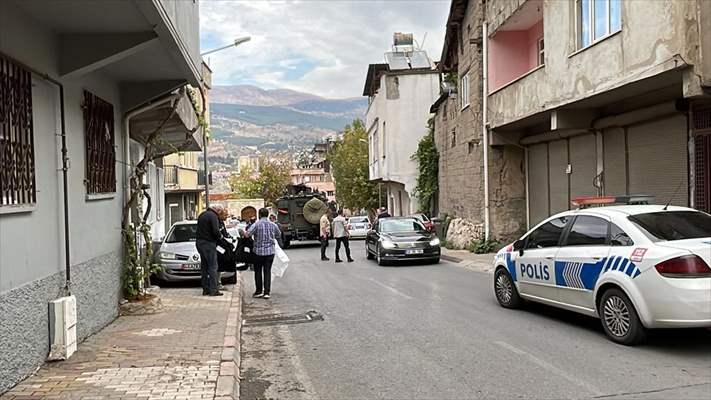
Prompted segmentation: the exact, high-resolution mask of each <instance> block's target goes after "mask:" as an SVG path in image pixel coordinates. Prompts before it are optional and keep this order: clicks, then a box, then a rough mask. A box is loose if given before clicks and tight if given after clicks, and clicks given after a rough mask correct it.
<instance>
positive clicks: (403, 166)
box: [366, 71, 439, 214]
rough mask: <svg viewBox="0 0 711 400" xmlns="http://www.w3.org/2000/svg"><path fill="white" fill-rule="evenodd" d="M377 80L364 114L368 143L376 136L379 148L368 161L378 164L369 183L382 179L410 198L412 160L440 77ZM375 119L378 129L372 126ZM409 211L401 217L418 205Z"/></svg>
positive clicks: (414, 167)
mask: <svg viewBox="0 0 711 400" xmlns="http://www.w3.org/2000/svg"><path fill="white" fill-rule="evenodd" d="M380 79H381V82H380V91H379V92H378V93H377V94H376V95H375V99H374V100H373V102H372V103H371V105H370V107H369V109H368V112H367V114H366V127H367V128H368V129H370V136H369V137H370V140H371V143H375V140H374V139H373V134H375V132H377V135H378V139H377V142H378V147H379V151H377V154H371V156H370V159H371V163H372V162H375V160H377V162H378V164H379V166H378V170H379V171H380V174H379V176H375V177H373V176H371V179H373V178H377V177H381V178H382V179H383V180H386V181H393V182H397V183H401V184H403V185H404V189H405V191H406V192H407V194H408V196H411V193H412V190H413V189H414V187H415V184H416V179H417V175H418V173H419V172H418V168H417V163H416V162H415V161H413V160H412V159H411V156H412V154H414V153H415V151H416V150H417V145H418V143H419V141H420V139H421V138H422V137H423V136H424V135H425V134H426V133H427V120H428V118H429V108H430V106H431V105H432V103H434V101H435V100H436V99H437V95H438V93H439V77H438V74H437V73H436V72H434V71H433V72H431V73H411V74H400V73H398V74H393V75H387V74H386V75H383V76H382V77H381V78H380ZM388 92H389V94H388ZM376 118H377V125H378V126H377V127H375V126H373V123H374V121H375V120H376ZM371 153H372V151H371ZM383 155H384V156H385V157H383ZM371 171H372V169H371ZM408 208H409V210H407V211H405V212H404V214H409V213H414V212H416V211H418V210H417V208H418V204H417V201H416V200H413V201H410V202H409V207H408Z"/></svg>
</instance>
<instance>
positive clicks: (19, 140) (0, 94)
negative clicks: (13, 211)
mask: <svg viewBox="0 0 711 400" xmlns="http://www.w3.org/2000/svg"><path fill="white" fill-rule="evenodd" d="M36 202H37V193H36V186H35V151H34V133H33V126H32V76H31V74H30V72H29V71H27V70H25V69H23V68H22V67H20V66H19V65H16V64H14V63H12V62H10V61H9V60H6V59H4V58H2V57H0V207H2V206H12V205H32V204H35V203H36Z"/></svg>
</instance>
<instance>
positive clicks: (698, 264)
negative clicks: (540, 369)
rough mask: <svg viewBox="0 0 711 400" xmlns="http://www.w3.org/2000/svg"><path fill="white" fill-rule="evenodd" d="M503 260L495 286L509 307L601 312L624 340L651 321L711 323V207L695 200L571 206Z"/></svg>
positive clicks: (655, 324) (635, 339)
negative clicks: (689, 203)
mask: <svg viewBox="0 0 711 400" xmlns="http://www.w3.org/2000/svg"><path fill="white" fill-rule="evenodd" d="M626 199H627V200H628V201H629V198H626ZM620 201H621V200H620V198H615V197H603V198H600V197H597V198H584V199H579V200H578V201H577V203H575V202H574V204H577V205H581V206H585V205H589V204H606V203H616V202H620ZM494 261H495V275H494V292H495V294H496V299H497V300H498V301H499V303H500V304H501V305H502V306H503V307H506V308H515V307H518V306H520V305H521V303H522V300H531V301H536V302H541V303H545V304H549V305H552V306H555V307H560V308H564V309H567V310H571V311H576V312H579V313H582V314H586V315H590V316H595V317H599V318H600V319H601V321H602V326H603V328H604V330H605V332H606V333H607V335H608V336H609V337H610V338H611V339H612V340H613V341H615V342H617V343H621V344H627V345H631V344H636V343H639V342H641V341H643V340H644V338H645V335H646V329H648V328H683V327H711V268H709V265H711V215H709V214H706V213H703V212H700V211H697V210H694V209H690V208H684V207H673V206H669V207H665V206H662V205H659V206H657V205H623V206H609V207H595V208H581V209H577V210H572V211H566V212H562V213H560V214H556V215H554V216H552V217H550V218H548V219H547V220H545V221H543V222H541V223H540V224H538V225H537V226H536V227H534V228H533V229H531V230H530V231H529V232H528V233H526V234H525V235H523V237H522V238H521V239H519V240H517V241H516V242H514V243H512V244H511V245H508V246H507V247H505V248H504V249H502V250H500V251H499V252H498V253H497V254H496V257H495V259H494Z"/></svg>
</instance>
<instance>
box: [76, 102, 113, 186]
mask: <svg viewBox="0 0 711 400" xmlns="http://www.w3.org/2000/svg"><path fill="white" fill-rule="evenodd" d="M82 107H83V108H84V130H85V138H86V172H85V174H86V180H85V184H86V191H87V193H88V194H100V193H115V192H116V148H115V147H114V106H112V105H111V104H110V103H108V102H106V101H104V100H102V99H100V98H99V97H98V96H95V95H94V94H92V93H90V92H87V91H86V90H85V91H84V104H83V106H82Z"/></svg>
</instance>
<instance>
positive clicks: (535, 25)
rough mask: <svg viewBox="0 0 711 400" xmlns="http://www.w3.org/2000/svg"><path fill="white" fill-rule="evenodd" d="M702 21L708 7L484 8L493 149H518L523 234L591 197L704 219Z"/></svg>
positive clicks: (709, 83) (708, 118) (707, 76)
mask: <svg viewBox="0 0 711 400" xmlns="http://www.w3.org/2000/svg"><path fill="white" fill-rule="evenodd" d="M709 18H711V2H708V1H705V0H690V1H673V0H666V1H645V2H640V1H630V0H606V1H599V2H598V1H596V2H594V3H593V2H592V1H589V0H579V1H575V2H557V1H541V0H528V1H520V0H517V1H491V2H488V3H487V9H486V21H487V22H488V27H487V34H488V37H487V39H488V44H489V45H488V53H487V56H488V69H489V77H490V81H491V85H490V86H489V90H488V93H487V95H488V111H487V123H488V126H489V129H490V131H491V135H492V136H491V145H492V146H494V147H500V146H503V147H510V145H508V144H509V143H513V144H514V145H516V146H521V147H522V148H524V149H525V152H526V155H527V162H526V177H527V181H528V186H527V191H528V194H529V195H528V201H527V205H528V223H529V224H530V225H533V224H536V223H538V222H539V221H540V220H542V219H543V218H545V217H547V216H548V215H550V214H553V213H556V212H559V211H562V210H567V209H569V208H570V207H571V203H570V202H571V199H573V198H575V197H577V196H586V195H596V194H605V195H624V194H650V195H654V196H656V202H658V203H666V202H668V201H671V203H672V204H677V205H682V206H691V207H696V208H699V209H702V210H706V211H710V210H709V194H710V193H709V186H710V185H709V178H710V177H709V170H711V164H709V163H710V162H711V157H709V148H710V147H709V146H710V144H709V136H708V133H709V130H711V107H710V103H709V100H710V99H711V96H710V95H711V92H710V91H709V90H710V89H711V24H709V21H710V19H709ZM523 37H527V38H533V40H528V41H527V42H525V46H524V44H523V41H522V40H518V41H517V44H513V43H514V42H516V40H513V39H516V38H519V39H520V38H523ZM544 43H545V45H544ZM512 46H517V47H512ZM512 54H517V55H519V56H518V57H519V58H522V57H521V56H520V55H522V54H535V55H536V57H528V59H527V60H526V61H527V63H525V62H523V61H524V60H516V57H512ZM536 59H537V61H536ZM504 65H507V66H508V67H504ZM512 65H513V66H516V67H515V68H512V67H511V66H512ZM494 73H497V74H499V75H498V76H493V75H494ZM502 75H503V76H502Z"/></svg>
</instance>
